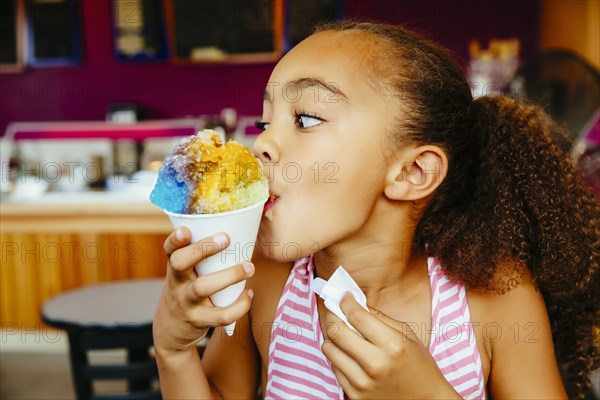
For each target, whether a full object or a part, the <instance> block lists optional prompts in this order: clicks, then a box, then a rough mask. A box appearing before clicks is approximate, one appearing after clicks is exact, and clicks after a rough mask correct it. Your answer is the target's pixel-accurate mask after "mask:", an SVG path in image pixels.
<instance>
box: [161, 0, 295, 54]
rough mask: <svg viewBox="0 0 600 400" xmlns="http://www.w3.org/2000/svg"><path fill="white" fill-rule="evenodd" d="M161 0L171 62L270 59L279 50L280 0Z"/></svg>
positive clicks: (281, 40)
mask: <svg viewBox="0 0 600 400" xmlns="http://www.w3.org/2000/svg"><path fill="white" fill-rule="evenodd" d="M164 4H165V12H166V16H167V32H168V36H169V45H170V48H171V59H172V60H173V61H174V62H177V63H256V62H270V61H275V60H277V59H278V58H279V57H280V56H281V54H282V51H283V14H284V13H283V1H281V0H227V1H212V0H211V1H191V0H165V2H164Z"/></svg>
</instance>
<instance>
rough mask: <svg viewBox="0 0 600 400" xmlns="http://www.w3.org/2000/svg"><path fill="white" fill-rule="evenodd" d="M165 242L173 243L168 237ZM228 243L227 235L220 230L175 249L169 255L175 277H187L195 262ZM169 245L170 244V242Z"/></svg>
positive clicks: (221, 248) (218, 250)
mask: <svg viewBox="0 0 600 400" xmlns="http://www.w3.org/2000/svg"><path fill="white" fill-rule="evenodd" d="M175 240H177V231H175ZM167 242H170V243H175V242H173V241H172V240H169V239H167ZM228 244H229V237H227V235H226V234H225V233H223V232H220V233H217V234H216V235H213V236H210V237H207V238H204V239H202V240H199V241H198V242H196V243H192V244H190V245H188V246H185V247H180V248H178V249H175V250H174V251H173V252H172V253H171V256H170V257H169V263H170V265H171V270H172V271H173V272H174V274H175V277H176V278H177V277H182V276H185V277H186V278H187V277H188V273H189V272H191V271H192V268H193V267H194V266H195V265H196V264H197V263H199V262H200V261H202V260H204V259H205V258H207V257H209V256H212V255H213V254H216V253H218V252H220V251H222V250H223V249H225V248H226V247H227V245H228ZM169 246H172V245H171V244H170V245H169ZM165 247H167V246H165Z"/></svg>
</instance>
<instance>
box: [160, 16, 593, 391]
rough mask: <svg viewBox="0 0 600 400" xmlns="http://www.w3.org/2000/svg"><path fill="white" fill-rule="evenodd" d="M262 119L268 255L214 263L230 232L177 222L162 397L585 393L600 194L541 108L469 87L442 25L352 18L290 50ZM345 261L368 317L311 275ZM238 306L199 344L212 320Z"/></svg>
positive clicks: (163, 322)
mask: <svg viewBox="0 0 600 400" xmlns="http://www.w3.org/2000/svg"><path fill="white" fill-rule="evenodd" d="M259 126H261V127H262V129H263V133H262V134H261V135H260V136H259V137H258V138H257V140H256V143H255V145H254V149H253V150H254V152H255V153H256V154H257V156H259V157H260V158H261V159H262V161H263V162H264V163H265V169H264V170H265V173H266V175H267V177H268V178H269V181H270V190H271V198H270V200H269V201H268V202H267V204H266V206H265V210H266V212H265V216H264V217H263V220H262V222H261V227H260V232H259V241H258V242H259V245H260V246H259V247H260V248H261V249H262V255H261V256H258V255H257V257H255V259H254V260H253V263H244V264H240V265H236V266H233V267H231V268H229V269H227V270H225V271H222V272H219V273H216V274H213V275H208V276H203V277H198V276H197V275H196V274H195V272H194V270H193V266H194V264H196V263H197V262H199V261H201V260H202V259H204V258H206V257H208V256H210V255H211V254H212V253H213V252H214V251H207V249H213V248H216V247H217V246H218V249H221V250H223V249H226V248H227V246H229V245H230V243H229V241H228V238H227V236H226V234H224V233H216V234H215V235H214V236H212V237H209V238H206V239H204V240H202V241H200V242H198V243H192V244H189V243H188V242H189V238H190V233H189V231H188V230H186V229H180V230H177V231H175V232H174V233H173V234H171V235H170V236H169V238H168V239H167V240H166V242H165V252H166V254H167V256H168V257H169V264H168V272H167V277H166V282H165V287H164V291H163V294H162V298H161V301H160V303H159V306H158V309H157V312H156V317H155V320H154V345H155V349H156V357H157V362H158V366H159V371H160V380H161V387H162V391H163V396H164V397H165V398H212V397H222V398H254V397H255V396H256V393H257V389H260V393H261V394H262V395H263V396H265V397H268V398H339V399H341V398H344V396H347V397H349V398H371V399H373V398H386V397H387V398H444V399H448V398H461V397H463V398H464V397H469V398H485V397H488V396H491V397H494V398H544V399H549V398H566V397H567V393H568V395H569V397H572V398H573V397H577V396H582V395H583V394H584V393H585V392H586V390H587V388H588V387H589V381H588V379H587V376H588V373H589V371H590V370H591V368H592V366H593V365H598V364H597V362H598V352H597V349H596V347H595V346H594V342H593V338H592V328H593V324H594V323H595V322H597V318H598V313H597V310H598V297H597V291H592V290H591V288H592V287H594V286H595V287H598V283H599V282H598V272H597V270H598V264H599V260H600V257H599V253H600V250H599V232H598V227H599V226H600V218H599V207H598V203H597V202H596V200H595V199H594V198H593V197H592V196H591V195H590V193H589V191H588V190H587V189H586V188H585V187H584V186H583V185H582V183H580V177H579V175H578V173H577V172H576V171H575V170H574V168H573V167H572V166H571V165H570V162H569V159H568V157H567V155H566V154H565V153H564V152H563V151H562V150H561V149H560V147H559V146H558V145H557V141H556V139H555V138H556V137H558V136H557V135H563V133H562V132H563V131H562V129H561V128H560V127H558V126H557V125H556V124H555V123H553V122H552V121H551V120H550V118H549V117H548V116H547V115H546V114H544V113H543V112H542V111H541V110H540V109H539V108H537V107H533V106H525V105H522V104H519V103H517V102H515V101H512V100H509V99H506V98H502V97H484V98H480V99H477V100H473V99H472V97H471V94H470V91H469V87H468V84H467V82H466V81H465V78H464V77H463V75H462V74H461V72H460V69H459V68H458V66H457V65H456V63H455V62H454V61H453V60H452V58H451V56H450V55H449V54H448V53H447V52H446V51H444V50H442V49H440V48H439V47H437V46H436V45H435V44H433V43H431V42H429V41H428V40H426V39H424V38H422V37H421V36H419V35H417V34H415V33H412V32H409V31H407V30H405V29H402V28H400V27H396V26H388V25H377V24H370V23H353V22H343V23H336V24H333V25H329V26H325V27H323V28H322V29H320V30H319V31H318V32H317V33H315V34H314V35H312V36H310V37H309V38H307V39H306V40H305V41H303V42H302V43H300V44H299V45H298V46H297V47H295V48H294V49H293V50H292V51H290V52H289V53H288V54H287V55H286V56H285V57H283V59H282V60H281V61H280V62H279V63H278V64H277V66H276V67H275V69H274V71H273V73H272V75H271V77H270V79H269V83H268V85H267V87H266V90H265V95H264V111H263V117H262V122H260V123H259ZM215 244H216V246H215ZM339 265H342V266H343V267H344V268H345V269H346V270H347V271H348V272H349V274H350V275H351V276H352V278H353V279H354V280H355V281H356V283H357V284H358V285H359V286H360V288H361V289H362V291H363V292H364V293H365V295H366V298H367V303H368V306H369V312H367V311H365V310H364V309H362V308H361V306H360V305H358V303H357V302H356V301H355V300H354V298H353V297H352V296H351V295H348V294H347V295H346V296H345V297H344V298H343V300H342V302H341V309H342V311H343V312H344V313H345V315H346V316H347V318H348V320H349V322H350V323H351V325H352V326H353V327H354V328H356V330H357V331H358V332H359V333H360V334H361V335H360V336H359V335H357V334H356V333H355V332H353V331H352V330H350V328H348V327H347V326H346V325H345V324H344V323H343V322H342V321H341V320H340V319H338V318H337V317H336V316H335V315H334V314H333V313H331V312H330V311H328V310H327V309H326V308H324V306H323V304H322V302H321V300H320V299H317V296H315V294H314V293H313V292H312V290H311V289H310V283H311V282H312V280H313V279H314V278H315V277H316V276H319V277H321V278H323V279H329V277H330V276H331V275H332V274H333V272H334V271H335V269H336V268H337V267H338V266H339ZM247 278H248V284H247V286H248V289H247V290H246V291H245V292H244V294H242V295H241V296H240V298H239V299H238V300H237V301H236V302H235V303H234V304H233V305H231V306H229V307H226V308H215V307H213V306H212V304H211V302H210V300H209V299H208V296H209V295H210V294H211V293H214V292H216V291H218V290H220V289H221V288H224V287H226V286H228V285H231V284H233V283H235V282H238V281H241V280H243V279H247ZM236 320H237V321H238V323H237V327H236V335H234V336H231V337H228V336H226V335H224V334H223V333H222V332H223V331H222V328H217V330H216V331H215V333H214V334H213V335H212V337H211V339H210V341H209V343H208V345H207V348H206V351H205V353H204V355H203V357H202V360H200V357H199V355H198V352H197V351H196V347H195V345H196V343H197V342H198V341H199V340H201V339H202V338H203V337H205V335H206V334H207V331H208V329H209V328H210V327H221V326H223V325H227V324H229V323H231V322H232V321H236ZM553 340H554V344H555V345H556V353H555V350H554V346H553ZM556 359H558V360H559V361H560V365H561V366H564V370H563V371H562V372H563V373H564V381H561V375H560V370H559V367H558V366H557V362H556ZM561 382H564V385H565V387H566V392H565V388H564V387H563V384H562V383H561Z"/></svg>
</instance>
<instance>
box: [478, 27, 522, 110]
mask: <svg viewBox="0 0 600 400" xmlns="http://www.w3.org/2000/svg"><path fill="white" fill-rule="evenodd" d="M519 48H520V42H519V39H516V38H513V39H508V40H501V39H492V40H490V42H489V45H488V48H487V49H482V48H481V45H480V44H479V42H478V41H476V40H472V41H471V42H470V43H469V56H470V60H469V65H468V68H467V80H468V82H469V85H470V87H471V93H472V95H473V97H474V98H477V97H481V96H485V95H493V94H500V93H502V88H503V87H504V85H506V83H507V82H508V81H509V80H510V79H511V78H512V77H513V76H514V74H515V72H516V71H517V68H518V67H519Z"/></svg>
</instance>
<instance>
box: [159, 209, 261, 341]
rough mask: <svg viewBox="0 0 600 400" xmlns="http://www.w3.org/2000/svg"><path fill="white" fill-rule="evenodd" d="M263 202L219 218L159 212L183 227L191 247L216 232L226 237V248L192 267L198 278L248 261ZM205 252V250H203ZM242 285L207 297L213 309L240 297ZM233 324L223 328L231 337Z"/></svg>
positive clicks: (208, 215) (215, 215)
mask: <svg viewBox="0 0 600 400" xmlns="http://www.w3.org/2000/svg"><path fill="white" fill-rule="evenodd" d="M266 201H267V199H265V200H264V201H261V202H260V203H257V204H255V205H253V206H250V207H246V208H242V209H240V210H235V211H230V212H225V213H220V214H176V213H172V212H169V211H166V210H163V211H164V212H165V214H167V215H168V216H169V219H170V220H171V223H172V224H173V226H174V227H175V228H179V227H181V226H185V227H186V228H188V229H189V230H190V232H191V233H192V240H191V243H194V242H197V241H199V240H200V239H204V238H206V237H209V236H212V235H214V234H215V233H218V232H225V233H227V235H229V246H228V247H227V248H226V249H225V250H223V251H221V252H220V253H217V254H214V255H212V256H210V257H208V258H207V259H205V260H202V261H200V262H199V263H198V264H196V272H197V273H198V275H199V276H203V275H207V274H211V273H213V272H217V271H221V270H223V269H225V268H229V267H232V266H234V265H236V264H240V263H242V262H244V261H250V260H251V259H252V253H253V251H254V246H255V244H256V235H257V234H258V227H259V225H260V218H261V216H262V212H263V206H264V204H265V202H266ZM207 250H208V248H207ZM245 286H246V281H245V280H244V281H242V282H238V283H236V284H234V285H231V286H229V287H227V288H225V289H223V290H221V291H219V292H216V293H214V294H213V295H211V296H210V300H211V301H212V302H213V304H214V305H215V306H217V307H227V306H229V305H231V304H232V303H233V302H234V301H235V300H237V298H238V297H240V295H241V294H242V292H243V290H244V287H245ZM234 328H235V322H234V323H233V324H231V325H228V326H227V327H225V331H226V332H227V334H228V335H229V336H231V335H232V334H233V331H234Z"/></svg>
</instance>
